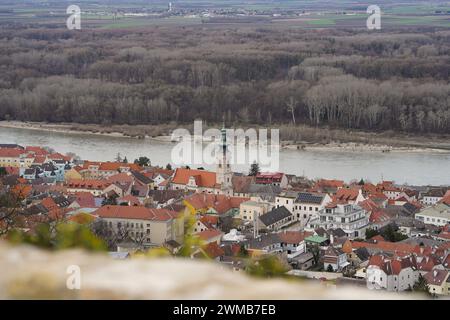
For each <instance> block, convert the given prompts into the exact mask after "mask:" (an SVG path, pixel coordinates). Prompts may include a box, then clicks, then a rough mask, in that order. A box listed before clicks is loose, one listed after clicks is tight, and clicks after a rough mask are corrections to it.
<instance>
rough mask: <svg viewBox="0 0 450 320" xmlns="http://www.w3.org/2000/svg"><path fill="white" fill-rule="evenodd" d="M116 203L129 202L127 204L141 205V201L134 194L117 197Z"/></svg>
mask: <svg viewBox="0 0 450 320" xmlns="http://www.w3.org/2000/svg"><path fill="white" fill-rule="evenodd" d="M117 203H118V204H121V203H129V205H131V206H140V205H141V202H140V201H139V199H138V198H136V197H135V196H132V195H131V194H129V195H127V196H125V197H122V198H119V199H117Z"/></svg>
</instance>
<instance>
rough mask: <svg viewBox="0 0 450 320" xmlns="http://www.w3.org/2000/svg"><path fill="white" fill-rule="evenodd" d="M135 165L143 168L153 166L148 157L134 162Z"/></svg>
mask: <svg viewBox="0 0 450 320" xmlns="http://www.w3.org/2000/svg"><path fill="white" fill-rule="evenodd" d="M134 163H135V164H138V165H140V166H141V167H149V166H150V165H151V162H150V159H149V158H147V157H139V158H138V159H135V160H134Z"/></svg>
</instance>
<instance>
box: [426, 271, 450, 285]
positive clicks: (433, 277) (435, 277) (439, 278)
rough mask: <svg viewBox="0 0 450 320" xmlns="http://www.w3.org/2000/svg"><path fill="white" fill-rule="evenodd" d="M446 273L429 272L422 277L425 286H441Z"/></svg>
mask: <svg viewBox="0 0 450 320" xmlns="http://www.w3.org/2000/svg"><path fill="white" fill-rule="evenodd" d="M447 276H448V271H447V270H437V269H436V270H431V271H430V272H428V273H426V274H425V275H424V278H425V280H426V281H427V284H429V285H434V286H441V285H442V283H443V282H444V281H445V279H447Z"/></svg>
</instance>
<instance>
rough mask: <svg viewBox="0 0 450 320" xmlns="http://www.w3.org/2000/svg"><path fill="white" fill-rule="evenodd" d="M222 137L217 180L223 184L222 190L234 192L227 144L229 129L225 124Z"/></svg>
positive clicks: (228, 192)
mask: <svg viewBox="0 0 450 320" xmlns="http://www.w3.org/2000/svg"><path fill="white" fill-rule="evenodd" d="M221 132H222V139H221V143H220V145H219V147H220V148H219V152H218V156H217V169H216V176H217V178H216V182H217V183H218V184H220V185H221V189H222V192H223V193H225V194H230V192H231V194H232V193H233V184H232V182H231V179H232V177H233V172H232V171H231V166H230V160H229V158H228V156H229V153H228V145H227V130H226V129H225V125H224V126H223V128H222V130H221Z"/></svg>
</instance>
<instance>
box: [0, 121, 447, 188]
mask: <svg viewBox="0 0 450 320" xmlns="http://www.w3.org/2000/svg"><path fill="white" fill-rule="evenodd" d="M0 143H17V144H21V145H40V146H48V147H51V148H53V149H55V150H56V151H58V152H61V153H67V152H73V153H75V154H77V155H79V156H80V157H81V158H82V159H85V160H93V161H95V160H97V161H113V160H114V158H115V157H116V155H117V153H120V154H121V155H122V157H123V156H126V157H127V158H128V160H130V161H132V160H134V159H135V158H137V157H139V156H147V157H149V158H150V159H151V162H152V164H153V165H163V166H165V165H166V164H167V163H169V162H171V153H172V148H173V146H174V144H173V143H170V142H162V141H156V140H153V139H144V140H138V139H133V138H127V137H113V136H102V135H93V134H83V133H55V132H50V131H40V130H30V129H11V128H3V127H0ZM204 167H205V168H207V169H208V168H209V169H212V168H214V166H208V165H204ZM233 169H234V170H235V171H241V172H243V171H247V170H248V168H247V167H246V168H244V167H240V168H236V167H233ZM280 171H283V172H285V173H290V174H296V175H305V176H307V177H309V178H319V177H320V178H328V179H331V178H333V179H342V180H345V181H347V182H349V181H350V180H353V179H358V180H359V179H361V178H363V179H369V180H371V181H372V182H378V181H380V180H381V178H384V179H385V180H394V181H395V182H396V183H399V184H403V183H408V184H411V185H450V153H439V152H426V153H421V152H388V153H382V152H375V151H367V152H360V151H358V152H350V151H334V150H333V151H328V150H327V151H319V150H308V151H301V150H285V149H283V150H281V152H280Z"/></svg>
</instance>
